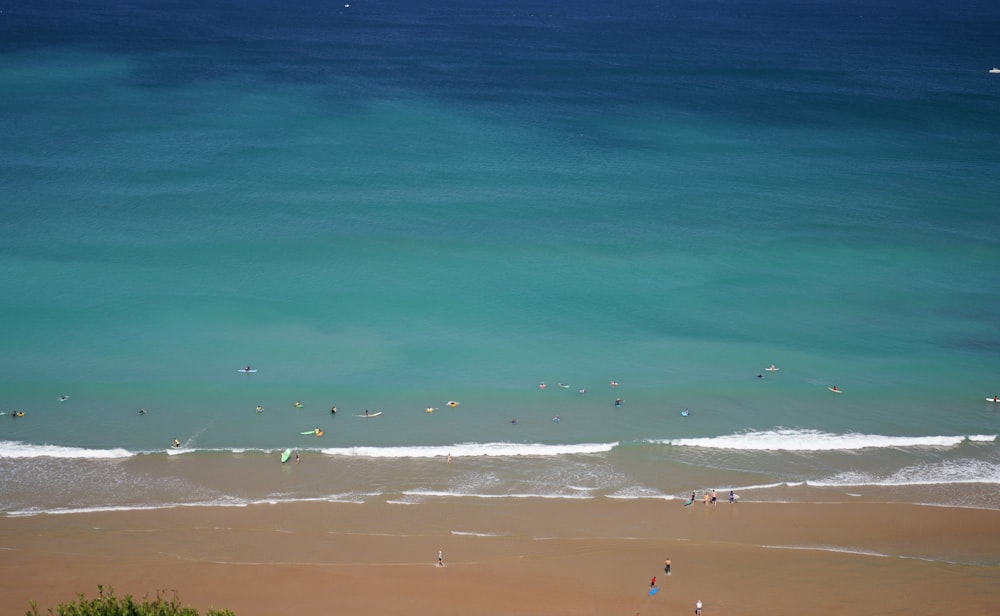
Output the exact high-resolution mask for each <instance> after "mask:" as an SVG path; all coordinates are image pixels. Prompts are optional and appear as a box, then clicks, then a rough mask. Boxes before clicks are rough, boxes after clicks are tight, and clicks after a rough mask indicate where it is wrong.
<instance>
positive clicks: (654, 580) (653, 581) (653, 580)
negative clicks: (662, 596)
mask: <svg viewBox="0 0 1000 616" xmlns="http://www.w3.org/2000/svg"><path fill="white" fill-rule="evenodd" d="M654 586H656V576H655V575H654V576H653V579H651V580H650V581H649V587H650V588H653V587H654Z"/></svg>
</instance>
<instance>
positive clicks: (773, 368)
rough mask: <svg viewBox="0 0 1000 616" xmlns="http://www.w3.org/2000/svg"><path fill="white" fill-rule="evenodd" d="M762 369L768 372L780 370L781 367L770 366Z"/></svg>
mask: <svg viewBox="0 0 1000 616" xmlns="http://www.w3.org/2000/svg"><path fill="white" fill-rule="evenodd" d="M764 370H767V371H768V372H777V371H778V370H781V368H775V367H774V366H771V367H770V368H764Z"/></svg>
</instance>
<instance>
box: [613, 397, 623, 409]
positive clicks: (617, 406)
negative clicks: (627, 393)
mask: <svg viewBox="0 0 1000 616" xmlns="http://www.w3.org/2000/svg"><path fill="white" fill-rule="evenodd" d="M621 406H622V399H621V398H615V408H621Z"/></svg>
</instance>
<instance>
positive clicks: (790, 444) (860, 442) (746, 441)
mask: <svg viewBox="0 0 1000 616" xmlns="http://www.w3.org/2000/svg"><path fill="white" fill-rule="evenodd" d="M996 437H997V435H995V434H992V435H989V434H973V435H969V436H885V435H881V434H861V433H857V432H849V433H845V434H836V433H831V432H821V431H819V430H799V429H790V428H778V429H775V430H763V431H749V432H740V433H737V434H729V435H726V436H708V437H700V438H679V439H663V440H651V441H650V442H652V443H661V444H664V445H673V446H678V447H700V448H705V449H732V450H744V451H851V450H858V449H870V448H905V447H956V446H958V445H961V444H962V443H963V442H965V441H969V442H993V441H995V440H996Z"/></svg>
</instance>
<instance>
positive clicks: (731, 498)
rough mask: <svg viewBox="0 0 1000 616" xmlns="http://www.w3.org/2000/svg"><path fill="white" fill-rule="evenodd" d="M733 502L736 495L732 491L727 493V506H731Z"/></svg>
mask: <svg viewBox="0 0 1000 616" xmlns="http://www.w3.org/2000/svg"><path fill="white" fill-rule="evenodd" d="M735 502H736V493H735V492H733V491H732V490H730V491H729V504H730V505H731V504H733V503H735Z"/></svg>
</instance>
